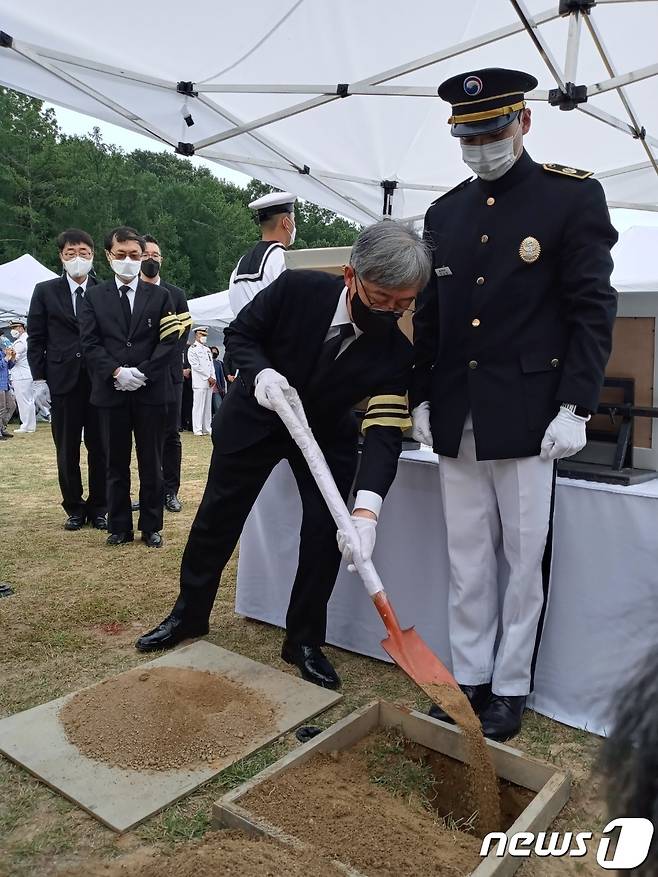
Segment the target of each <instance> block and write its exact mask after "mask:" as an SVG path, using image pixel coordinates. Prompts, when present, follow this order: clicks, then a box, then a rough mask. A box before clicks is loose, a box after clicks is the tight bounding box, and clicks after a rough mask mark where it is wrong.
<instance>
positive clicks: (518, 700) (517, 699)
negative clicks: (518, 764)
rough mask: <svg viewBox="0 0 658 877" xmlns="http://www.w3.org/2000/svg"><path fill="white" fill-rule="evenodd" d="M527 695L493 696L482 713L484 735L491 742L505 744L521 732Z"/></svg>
mask: <svg viewBox="0 0 658 877" xmlns="http://www.w3.org/2000/svg"><path fill="white" fill-rule="evenodd" d="M524 709H525V695H524V694H521V695H507V694H492V695H491V697H490V698H489V702H488V703H487V705H486V707H485V708H484V709H483V710H482V712H481V713H480V720H481V722H482V733H483V734H484V736H485V737H489V739H490V740H498V742H499V743H504V742H505V740H509V739H510V738H511V737H515V736H516V735H517V734H518V733H519V731H520V730H521V721H522V719H523V710H524Z"/></svg>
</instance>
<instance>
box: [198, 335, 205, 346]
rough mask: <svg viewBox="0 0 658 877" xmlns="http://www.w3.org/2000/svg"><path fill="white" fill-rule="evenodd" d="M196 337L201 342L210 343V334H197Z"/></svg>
mask: <svg viewBox="0 0 658 877" xmlns="http://www.w3.org/2000/svg"><path fill="white" fill-rule="evenodd" d="M196 337H197V341H198V342H199V343H200V344H207V343H208V336H207V335H197V336H196Z"/></svg>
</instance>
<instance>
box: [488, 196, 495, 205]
mask: <svg viewBox="0 0 658 877" xmlns="http://www.w3.org/2000/svg"><path fill="white" fill-rule="evenodd" d="M495 203H496V199H495V198H492V197H491V196H489V198H487V207H493V206H494V204H495Z"/></svg>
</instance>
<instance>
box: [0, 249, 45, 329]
mask: <svg viewBox="0 0 658 877" xmlns="http://www.w3.org/2000/svg"><path fill="white" fill-rule="evenodd" d="M53 277H57V275H56V274H55V273H54V272H53V271H51V270H50V269H49V268H46V267H45V265H42V264H41V262H38V261H37V260H36V259H35V258H34V257H33V256H30V255H29V254H28V253H26V254H25V255H24V256H19V257H18V259H14V260H13V261H11V262H5V263H4V265H0V312H7V314H10V315H14V316H20V317H24V316H26V315H27V311H28V308H29V306H30V299H31V298H32V293H33V291H34V287H35V285H36V284H37V283H40V282H41V281H42V280H51V279H52V278H53ZM2 316H3V317H5V316H6V314H5V313H2Z"/></svg>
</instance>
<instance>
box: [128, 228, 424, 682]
mask: <svg viewBox="0 0 658 877" xmlns="http://www.w3.org/2000/svg"><path fill="white" fill-rule="evenodd" d="M429 268H430V265H429V256H428V252H427V248H426V246H425V245H424V244H423V242H422V241H421V240H420V238H419V237H418V236H417V235H416V234H415V233H414V232H413V231H411V230H409V229H407V228H406V227H404V226H401V225H399V224H398V223H395V222H390V221H388V222H381V223H378V224H377V225H374V226H372V227H371V228H369V229H366V230H365V231H363V232H362V233H361V234H360V235H359V237H358V239H357V241H356V242H355V244H354V248H353V251H352V261H351V265H349V266H348V267H347V268H345V272H344V278H343V277H340V278H338V277H332V276H330V275H327V274H322V273H319V272H314V271H286V272H284V273H283V274H281V275H280V276H279V277H278V278H277V279H276V280H275V281H274V282H273V283H272V284H271V285H270V286H269V287H267V288H266V289H264V290H262V291H261V292H260V293H259V294H258V295H257V296H256V297H255V298H254V300H253V301H252V302H251V303H250V304H247V305H245V307H244V308H243V309H242V310H241V311H240V314H239V316H238V317H237V318H236V320H235V321H234V322H233V323H232V324H231V332H230V333H229V340H228V349H229V353H230V354H231V356H232V358H233V362H234V363H235V366H236V367H237V369H238V377H237V379H236V381H235V384H234V386H233V387H232V388H231V390H230V391H229V392H228V393H227V395H226V398H225V399H224V401H223V403H222V406H221V408H220V409H219V412H218V413H217V415H216V416H215V418H214V420H213V444H214V450H213V456H212V461H211V464H210V472H209V474H208V483H207V485H206V490H205V493H204V496H203V499H202V501H201V505H200V507H199V510H198V512H197V515H196V518H195V521H194V524H193V526H192V530H191V532H190V536H189V539H188V542H187V546H186V548H185V553H184V555H183V561H182V565H181V581H180V585H181V589H180V595H179V597H178V600H177V601H176V605H175V606H174V609H173V611H172V613H171V614H170V615H169V616H167V618H166V619H165V620H164V621H163V623H162V624H161V625H159V626H158V627H157V628H155V629H154V630H153V631H150V632H149V633H148V634H145V635H144V636H143V637H141V638H140V639H139V640H138V641H137V644H136V645H137V648H138V649H140V650H141V651H151V650H154V649H159V648H169V647H171V646H173V645H175V644H176V643H178V642H180V641H181V640H182V639H185V638H186V637H190V636H201V635H203V634H205V633H207V632H208V619H209V617H210V612H211V609H212V606H213V602H214V600H215V595H216V593H217V587H218V584H219V578H220V575H221V573H222V570H223V568H224V566H225V564H226V563H227V561H228V560H229V558H230V557H231V554H232V552H233V550H234V548H235V545H236V543H237V541H238V538H239V536H240V532H241V530H242V526H243V524H244V522H245V519H246V517H247V515H248V514H249V511H250V509H251V507H252V505H253V504H254V502H255V500H256V498H257V496H258V494H259V492H260V490H261V487H262V486H263V484H264V483H265V481H266V479H267V477H268V475H269V473H270V472H271V471H272V469H273V467H274V466H275V465H276V464H277V463H278V462H279V461H280V460H282V459H287V460H288V462H289V463H290V466H291V468H292V471H293V475H294V477H295V479H296V481H297V485H298V488H299V492H300V496H301V501H302V507H303V520H302V527H301V542H300V553H299V565H298V568H297V574H296V577H295V581H294V583H292V594H291V598H290V605H289V608H288V615H287V620H286V628H287V631H286V640H285V642H284V645H283V651H282V657H283V658H284V659H285V660H286V661H288V662H289V663H292V664H296V665H297V666H298V667H299V669H300V670H301V672H302V675H303V676H304V677H305V678H306V679H309V680H310V681H312V682H315V683H316V684H319V685H324V686H326V687H331V688H336V687H337V686H338V685H339V684H340V680H339V678H338V676H337V674H336V672H335V671H334V669H333V667H332V666H331V664H330V663H329V661H328V660H327V659H326V657H325V656H324V654H323V653H322V651H321V649H320V646H322V644H323V643H324V640H325V629H326V616H327V602H328V600H329V597H330V596H331V592H332V589H333V586H334V582H335V579H336V574H337V572H338V566H339V562H340V553H339V550H338V548H337V547H336V527H335V524H334V523H333V521H332V518H331V516H330V514H329V511H328V510H327V508H326V505H325V502H324V500H323V499H322V496H321V494H320V492H319V490H318V488H317V486H316V484H315V482H314V480H313V478H312V476H311V474H310V472H309V470H308V468H307V466H306V464H305V462H304V460H303V458H302V456H301V453H300V452H299V450H298V449H297V447H296V445H295V444H294V442H293V441H292V439H291V438H290V436H289V434H288V432H287V430H286V429H285V427H284V426H283V424H282V423H281V421H280V419H279V417H278V416H277V414H276V413H274V411H273V410H272V399H273V398H275V397H276V396H277V395H278V394H280V393H285V391H286V390H287V389H288V387H289V386H292V387H294V388H295V389H296V390H297V391H298V392H299V394H300V397H301V400H302V403H303V404H304V407H305V410H306V413H307V416H308V420H309V423H310V425H311V428H312V429H313V432H314V434H315V436H316V438H317V440H318V442H319V444H320V446H321V448H322V450H323V452H324V455H325V457H326V459H327V463H328V464H329V468H330V469H331V471H332V473H333V476H334V479H335V480H336V483H337V485H338V488H339V490H340V492H341V493H342V495H343V496H344V497H346V496H347V495H348V493H349V490H350V486H351V485H352V481H353V479H354V474H355V471H356V465H357V434H358V428H357V422H356V419H355V415H354V413H353V407H354V406H355V405H356V404H357V403H358V402H359V401H360V400H362V399H363V398H365V397H370V402H369V406H368V411H367V414H366V416H365V419H364V423H363V429H364V433H365V444H364V450H363V455H362V459H361V466H360V469H359V475H358V478H357V483H356V501H355V511H354V513H353V515H354V522H355V527H356V529H357V532H358V534H359V544H358V545H357V546H354V545H349V544H346V540H345V537H344V534H343V535H342V541H341V545H342V547H343V554H344V556H345V557H346V558H350V557H351V556H352V552H354V551H357V552H358V553H359V555H360V556H361V557H363V558H364V559H367V558H369V557H370V554H371V552H372V549H373V546H374V541H375V532H376V523H377V516H378V514H379V510H380V506H381V503H382V499H383V497H384V496H385V495H386V492H387V490H388V488H389V486H390V484H391V482H392V481H393V478H394V477H395V472H396V467H397V459H398V455H399V453H400V448H401V442H402V431H403V429H405V428H406V427H407V426H408V425H410V419H409V414H408V408H407V399H406V393H407V387H408V383H409V380H410V377H411V367H412V361H413V352H412V347H411V344H410V343H409V341H408V340H407V339H406V337H405V336H404V335H403V334H402V332H401V331H400V330H399V328H398V326H397V320H398V318H399V316H400V311H403V310H405V309H407V308H409V307H410V306H411V304H412V303H413V301H414V298H415V296H416V293H417V291H418V289H420V288H421V287H422V286H423V285H424V284H425V283H426V282H427V278H428V276H429Z"/></svg>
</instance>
